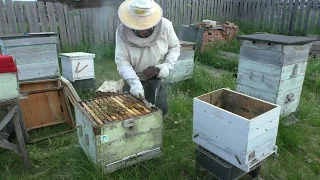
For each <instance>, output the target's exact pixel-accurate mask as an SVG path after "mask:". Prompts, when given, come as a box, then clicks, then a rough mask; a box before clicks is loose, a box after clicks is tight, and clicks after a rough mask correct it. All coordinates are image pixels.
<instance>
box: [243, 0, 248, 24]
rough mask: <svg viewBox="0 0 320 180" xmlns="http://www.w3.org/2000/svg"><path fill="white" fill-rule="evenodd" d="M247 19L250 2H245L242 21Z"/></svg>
mask: <svg viewBox="0 0 320 180" xmlns="http://www.w3.org/2000/svg"><path fill="white" fill-rule="evenodd" d="M247 17H248V2H247V1H244V2H243V16H242V19H243V20H244V21H245V20H246V18H247Z"/></svg>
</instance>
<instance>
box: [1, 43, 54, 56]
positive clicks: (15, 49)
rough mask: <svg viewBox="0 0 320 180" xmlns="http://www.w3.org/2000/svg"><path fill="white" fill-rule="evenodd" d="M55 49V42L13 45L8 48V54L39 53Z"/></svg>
mask: <svg viewBox="0 0 320 180" xmlns="http://www.w3.org/2000/svg"><path fill="white" fill-rule="evenodd" d="M48 50H53V51H56V46H55V44H41V45H33V46H12V47H7V48H6V54H20V53H38V52H42V51H48Z"/></svg>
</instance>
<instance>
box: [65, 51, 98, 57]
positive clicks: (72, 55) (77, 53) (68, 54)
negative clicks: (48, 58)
mask: <svg viewBox="0 0 320 180" xmlns="http://www.w3.org/2000/svg"><path fill="white" fill-rule="evenodd" d="M59 56H60V57H68V58H94V57H95V54H91V53H85V52H73V53H60V54H59Z"/></svg>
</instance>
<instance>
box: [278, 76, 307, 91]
mask: <svg viewBox="0 0 320 180" xmlns="http://www.w3.org/2000/svg"><path fill="white" fill-rule="evenodd" d="M303 81H304V75H303V76H297V77H295V78H290V79H286V80H281V81H280V86H279V91H278V94H282V93H286V92H288V91H290V90H293V89H297V88H300V87H302V86H303Z"/></svg>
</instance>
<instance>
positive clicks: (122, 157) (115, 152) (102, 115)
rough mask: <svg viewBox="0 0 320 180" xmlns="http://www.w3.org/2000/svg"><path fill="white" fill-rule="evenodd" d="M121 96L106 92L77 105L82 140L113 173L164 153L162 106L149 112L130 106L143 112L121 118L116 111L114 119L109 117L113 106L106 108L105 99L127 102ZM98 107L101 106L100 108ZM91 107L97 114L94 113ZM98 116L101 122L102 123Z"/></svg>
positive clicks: (95, 160)
mask: <svg viewBox="0 0 320 180" xmlns="http://www.w3.org/2000/svg"><path fill="white" fill-rule="evenodd" d="M111 97H112V98H111ZM114 97H116V98H117V99H118V101H117V102H116V101H114V100H113V98H114ZM118 97H120V96H104V97H100V98H97V99H93V100H88V101H82V102H79V103H77V105H76V106H75V117H76V125H77V127H78V128H77V133H78V140H79V144H80V146H81V147H82V149H83V151H84V152H85V153H86V154H87V156H88V157H89V158H90V159H91V160H92V161H93V163H94V164H96V165H98V166H100V167H102V168H103V170H104V172H105V173H112V172H114V171H117V170H119V169H122V168H125V167H128V166H131V165H134V164H137V163H140V162H143V161H146V160H149V159H152V158H155V157H158V156H161V154H162V152H161V148H162V112H161V110H159V109H156V108H155V109H153V110H151V112H148V113H146V112H143V111H141V110H139V109H135V110H133V109H132V108H129V109H131V110H133V111H134V112H135V113H137V111H138V112H139V113H141V114H139V115H134V116H132V115H130V117H125V118H122V119H118V118H119V116H118V115H114V117H113V118H115V119H112V120H111V119H109V120H107V119H106V116H108V115H109V116H110V117H112V115H111V114H110V113H109V112H107V111H109V109H112V108H109V107H108V108H106V106H105V102H106V101H108V104H109V105H110V104H113V105H114V104H118V102H120V101H121V102H122V103H123V104H124V106H126V105H125V102H127V101H128V99H123V97H124V96H121V98H120V99H119V98H118ZM103 102H104V103H103ZM141 105H143V104H141ZM97 107H99V108H100V109H99V110H98V109H97ZM127 107H128V106H127ZM88 108H90V109H91V111H92V112H94V113H95V115H92V112H90V111H88ZM101 111H103V112H101ZM129 111H130V110H129ZM129 111H128V112H129ZM127 115H128V114H127ZM120 116H123V115H120ZM95 117H97V118H99V119H100V120H101V121H102V123H99V122H98V121H97V118H95ZM110 117H109V118H110ZM107 118H108V117H107Z"/></svg>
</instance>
